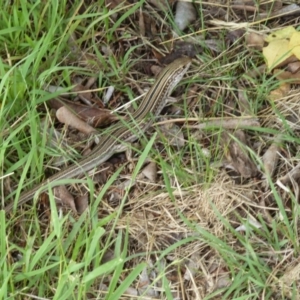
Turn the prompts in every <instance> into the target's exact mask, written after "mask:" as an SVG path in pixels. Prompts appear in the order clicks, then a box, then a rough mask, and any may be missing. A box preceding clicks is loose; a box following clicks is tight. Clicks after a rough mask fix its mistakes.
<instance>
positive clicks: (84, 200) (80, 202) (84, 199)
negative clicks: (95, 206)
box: [75, 194, 89, 214]
mask: <svg viewBox="0 0 300 300" xmlns="http://www.w3.org/2000/svg"><path fill="white" fill-rule="evenodd" d="M75 206H76V210H77V212H78V214H82V213H83V212H84V211H85V210H86V209H87V208H88V207H89V195H88V194H85V195H82V196H80V197H76V198H75Z"/></svg>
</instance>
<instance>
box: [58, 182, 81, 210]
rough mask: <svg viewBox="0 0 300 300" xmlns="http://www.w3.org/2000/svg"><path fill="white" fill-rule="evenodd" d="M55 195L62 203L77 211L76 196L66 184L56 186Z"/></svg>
mask: <svg viewBox="0 0 300 300" xmlns="http://www.w3.org/2000/svg"><path fill="white" fill-rule="evenodd" d="M54 196H55V198H56V199H58V200H59V201H60V204H62V205H63V206H67V207H69V208H71V209H72V211H73V212H75V213H77V209H76V207H75V202H74V198H73V196H72V195H71V193H70V192H69V191H68V190H67V188H66V186H65V185H60V186H57V187H55V188H54Z"/></svg>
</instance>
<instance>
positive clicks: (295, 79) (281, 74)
mask: <svg viewBox="0 0 300 300" xmlns="http://www.w3.org/2000/svg"><path fill="white" fill-rule="evenodd" d="M274 75H275V76H276V78H277V79H278V80H282V81H288V83H290V84H291V83H296V84H299V83H300V73H295V74H293V73H291V72H288V71H281V70H279V69H275V70H274Z"/></svg>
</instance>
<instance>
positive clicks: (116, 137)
mask: <svg viewBox="0 0 300 300" xmlns="http://www.w3.org/2000/svg"><path fill="white" fill-rule="evenodd" d="M190 64H191V59H190V58H188V57H182V58H178V59H176V60H175V61H174V62H172V63H171V64H170V65H168V66H167V67H165V68H164V69H163V70H162V71H161V73H160V74H159V76H158V78H157V80H156V81H155V83H154V85H153V86H152V87H151V88H150V90H149V91H148V92H147V94H146V96H145V98H144V99H143V100H142V102H141V104H140V106H139V108H138V109H137V110H136V111H135V112H134V113H133V114H132V115H131V116H129V117H127V119H126V118H125V120H122V121H119V122H118V123H116V124H115V125H113V126H112V131H110V133H109V134H106V135H104V136H103V137H101V138H100V142H99V144H98V145H97V146H96V147H95V148H94V149H93V150H92V152H91V153H90V154H89V155H88V156H87V157H84V158H82V159H81V160H80V161H78V162H77V163H76V164H74V165H71V166H69V167H66V168H65V169H62V170H61V171H60V172H58V173H56V174H54V175H53V176H51V177H50V178H48V179H46V180H45V181H43V182H41V183H40V184H37V185H36V186H35V187H33V188H32V189H30V190H28V191H27V192H23V193H21V195H20V198H19V200H18V201H17V202H16V203H15V202H11V203H9V204H8V205H7V206H5V208H4V210H5V212H9V211H11V210H12V209H13V208H14V207H15V208H16V207H18V206H20V205H22V204H24V203H26V202H28V201H30V200H31V199H32V198H33V197H34V195H35V193H37V192H39V193H41V192H44V191H46V190H47V188H48V184H49V183H51V186H52V187H54V186H55V185H59V183H58V184H55V182H56V181H59V180H61V179H66V178H74V177H77V176H79V175H82V174H84V173H85V172H87V171H89V170H91V169H92V168H94V167H96V166H98V165H100V164H101V163H103V162H105V161H106V160H108V159H109V158H110V157H111V156H112V155H113V154H114V153H117V152H123V151H125V150H126V146H125V144H124V143H131V142H133V141H135V140H136V139H137V138H138V136H139V132H140V133H141V132H145V131H146V130H147V129H148V128H149V127H150V126H151V125H152V123H153V118H151V117H149V118H146V117H147V115H148V114H149V113H150V114H152V115H153V116H157V115H159V114H160V112H161V110H162V109H163V107H164V106H165V105H166V101H167V98H168V96H170V94H171V92H172V90H173V89H174V87H175V86H176V85H177V84H178V83H179V81H180V80H181V79H182V77H183V76H184V74H185V73H186V71H187V70H188V68H189V66H190ZM124 122H127V124H128V125H127V124H126V123H124ZM125 124H126V125H125ZM130 126H134V127H135V130H132V128H130ZM136 126H138V129H137V127H136Z"/></svg>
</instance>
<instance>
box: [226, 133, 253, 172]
mask: <svg viewBox="0 0 300 300" xmlns="http://www.w3.org/2000/svg"><path fill="white" fill-rule="evenodd" d="M222 144H223V146H224V153H225V157H226V158H227V160H228V162H229V164H230V166H231V167H232V168H233V169H234V170H235V171H237V172H238V173H240V174H241V176H242V177H244V178H251V177H255V176H256V175H257V173H258V170H257V167H256V165H255V164H254V163H253V161H252V160H251V158H250V157H249V154H248V150H247V147H246V146H247V141H246V136H245V134H244V132H243V131H242V130H237V131H236V132H235V133H234V134H233V136H230V135H229V134H228V133H227V132H223V134H222Z"/></svg>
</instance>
